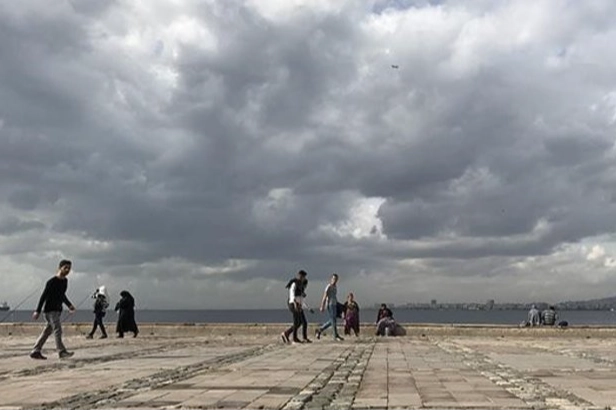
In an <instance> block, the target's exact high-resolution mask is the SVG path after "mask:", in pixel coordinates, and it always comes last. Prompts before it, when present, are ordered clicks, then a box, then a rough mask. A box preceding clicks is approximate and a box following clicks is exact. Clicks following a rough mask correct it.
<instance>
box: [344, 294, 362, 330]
mask: <svg viewBox="0 0 616 411" xmlns="http://www.w3.org/2000/svg"><path fill="white" fill-rule="evenodd" d="M344 305H345V310H344V335H350V334H351V330H353V333H354V334H355V336H356V337H359V305H358V304H357V301H355V295H354V294H353V293H349V295H348V297H347V300H346V302H345V303H344Z"/></svg>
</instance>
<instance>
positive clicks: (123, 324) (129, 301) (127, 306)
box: [115, 291, 139, 335]
mask: <svg viewBox="0 0 616 411" xmlns="http://www.w3.org/2000/svg"><path fill="white" fill-rule="evenodd" d="M120 296H122V298H121V299H120V301H118V303H117V304H116V306H115V310H116V311H119V314H118V325H117V326H116V332H117V333H118V334H120V335H122V334H124V333H125V332H133V333H135V334H137V333H138V332H139V329H138V328H137V323H136V322H135V299H134V298H133V296H132V295H130V293H129V292H128V291H122V292H121V293H120Z"/></svg>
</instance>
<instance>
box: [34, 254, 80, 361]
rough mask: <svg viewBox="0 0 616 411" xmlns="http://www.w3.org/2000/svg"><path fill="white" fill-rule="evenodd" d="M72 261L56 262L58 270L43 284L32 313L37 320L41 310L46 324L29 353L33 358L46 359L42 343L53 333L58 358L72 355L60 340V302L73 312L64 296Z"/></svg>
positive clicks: (70, 304) (73, 307)
mask: <svg viewBox="0 0 616 411" xmlns="http://www.w3.org/2000/svg"><path fill="white" fill-rule="evenodd" d="M71 267H72V263H71V262H70V261H69V260H62V261H60V264H58V272H57V273H56V275H55V276H53V277H52V278H51V279H49V281H47V284H45V290H43V294H41V298H40V299H39V302H38V305H37V306H36V310H35V311H34V313H33V314H32V318H33V319H34V320H38V318H39V316H40V315H41V310H43V315H44V317H45V321H47V325H46V326H45V328H44V329H43V332H42V333H41V335H40V336H39V337H38V339H37V340H36V343H35V344H34V348H33V349H32V352H31V353H30V358H33V359H35V360H46V359H47V357H45V356H44V355H43V354H42V353H41V350H42V349H43V345H45V342H46V341H47V338H49V336H50V335H51V333H53V335H54V337H55V340H56V348H57V349H58V355H59V356H60V358H69V357H72V356H73V354H74V353H73V352H69V351H67V350H66V347H65V346H64V343H63V342H62V322H61V321H60V316H61V315H62V304H63V303H64V304H66V305H67V306H68V309H69V311H70V312H71V313H73V312H75V306H73V304H72V303H71V302H70V301H69V299H68V298H67V297H66V289H67V288H68V280H67V278H66V277H67V276H68V274H69V273H70V272H71Z"/></svg>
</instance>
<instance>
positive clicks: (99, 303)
mask: <svg viewBox="0 0 616 411" xmlns="http://www.w3.org/2000/svg"><path fill="white" fill-rule="evenodd" d="M92 298H94V299H95V300H94V324H93V325H92V331H90V333H89V334H88V335H87V336H86V338H87V339H89V340H91V339H92V338H94V333H95V332H96V329H97V328H98V327H101V333H102V335H101V337H100V338H101V339H105V338H107V331H106V330H105V324H103V318H105V314H107V308H109V302H108V301H107V295H106V291H105V286H104V285H103V286H102V287H100V288H99V289H98V290H96V292H95V293H94V295H93V296H92Z"/></svg>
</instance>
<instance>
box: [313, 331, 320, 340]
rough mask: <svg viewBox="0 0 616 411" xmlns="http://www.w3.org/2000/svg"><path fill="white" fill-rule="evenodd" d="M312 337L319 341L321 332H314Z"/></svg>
mask: <svg viewBox="0 0 616 411" xmlns="http://www.w3.org/2000/svg"><path fill="white" fill-rule="evenodd" d="M314 335H315V336H316V337H317V340H320V339H321V330H316V331H315V332H314Z"/></svg>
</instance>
